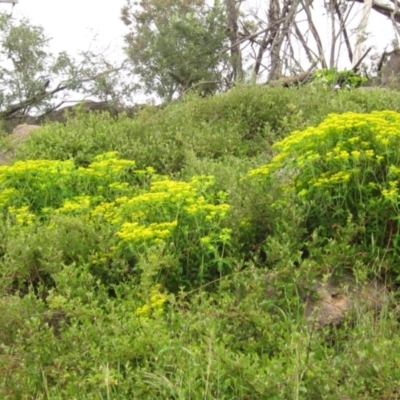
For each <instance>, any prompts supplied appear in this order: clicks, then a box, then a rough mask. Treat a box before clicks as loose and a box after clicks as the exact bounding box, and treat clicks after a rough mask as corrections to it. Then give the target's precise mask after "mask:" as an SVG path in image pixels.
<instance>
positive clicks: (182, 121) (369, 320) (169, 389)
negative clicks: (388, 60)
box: [0, 86, 400, 400]
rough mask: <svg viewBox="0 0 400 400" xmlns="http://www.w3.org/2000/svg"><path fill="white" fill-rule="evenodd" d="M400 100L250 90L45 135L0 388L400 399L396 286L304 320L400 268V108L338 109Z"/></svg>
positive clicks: (21, 214)
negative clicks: (376, 275) (336, 316)
mask: <svg viewBox="0 0 400 400" xmlns="http://www.w3.org/2000/svg"><path fill="white" fill-rule="evenodd" d="M399 100H400V99H399V94H398V93H395V92H390V91H378V90H376V91H372V92H369V93H368V94H365V93H363V92H361V91H357V90H350V91H339V92H332V91H329V90H327V89H326V88H325V89H324V88H318V89H317V86H314V87H305V88H299V89H283V88H277V89H270V88H266V87H249V88H245V87H239V88H236V89H235V90H232V91H231V92H229V93H226V94H223V95H219V96H215V97H212V98H208V99H200V98H198V97H196V96H194V95H193V96H189V97H187V98H185V99H184V101H182V102H180V103H177V104H175V105H173V106H170V107H166V108H159V109H156V108H148V109H147V110H144V111H143V112H142V113H140V114H139V115H138V116H137V117H135V119H133V120H128V119H127V118H126V117H121V118H118V119H116V120H114V119H112V118H111V117H110V116H108V115H107V114H94V115H86V116H83V115H78V116H77V117H74V118H70V119H69V121H68V123H67V124H66V126H62V125H58V124H50V125H46V126H44V127H43V128H42V129H40V130H38V131H35V132H33V133H32V136H31V137H30V138H29V139H28V140H27V142H26V143H25V144H24V145H22V147H20V148H19V149H17V156H18V159H19V161H16V162H13V163H11V164H9V165H6V166H2V167H0V209H1V217H0V218H1V223H0V326H1V329H0V397H1V398H6V399H25V398H26V399H31V398H32V399H49V398H55V399H58V398H60V399H61V398H63V399H64V398H68V399H70V398H71V399H74V398H77V399H80V398H85V399H99V398H107V399H149V398H150V399H172V398H173V399H190V398H192V399H197V398H199V399H203V398H207V399H233V398H237V399H239V398H242V399H243V398H252V397H254V398H260V399H269V398H272V399H286V398H288V399H291V398H296V399H304V400H306V399H310V398H312V399H314V398H315V399H320V398H321V399H332V400H333V399H338V398H343V399H345V398H355V399H359V398H361V399H382V400H384V399H385V400H386V399H389V398H395V397H396V396H397V394H398V393H399V384H398V382H399V379H400V377H399V376H398V375H399V374H398V372H397V371H399V370H400V369H399V365H398V364H399V360H398V356H397V354H398V353H399V351H400V341H399V334H398V333H399V327H398V320H399V315H398V307H397V306H396V302H395V299H394V298H395V296H396V293H393V296H392V295H391V294H390V293H389V294H387V296H386V298H385V299H384V300H383V301H382V302H381V303H380V304H379V307H376V308H374V309H371V308H368V304H367V302H366V301H360V302H359V303H356V304H355V306H354V307H353V308H352V309H351V311H350V312H349V313H348V314H347V315H346V317H345V318H344V320H343V322H342V324H341V325H340V326H324V327H322V326H320V325H319V324H318V323H317V322H313V321H310V320H308V319H307V318H305V316H304V315H305V313H306V312H307V301H308V300H309V299H315V301H317V300H318V299H317V298H316V297H315V296H316V293H315V286H316V285H317V284H318V283H320V282H322V281H324V280H327V279H330V278H334V279H336V280H338V282H339V283H340V282H342V283H343V284H344V283H345V282H343V277H344V274H343V272H344V271H345V270H350V269H351V270H352V271H353V272H354V277H355V280H356V283H357V284H358V285H360V287H364V286H365V289H368V288H369V286H367V285H366V283H367V282H368V280H367V279H368V276H369V275H371V273H372V272H374V271H375V270H376V269H379V268H380V269H381V272H383V270H385V269H390V270H391V271H397V270H396V265H397V260H398V258H397V254H396V253H395V250H396V248H397V247H396V243H395V241H394V240H395V239H397V236H396V235H398V231H397V230H396V227H397V225H396V224H395V223H393V224H392V225H390V224H386V225H385V222H387V221H391V219H395V218H396V215H397V209H396V207H397V206H396V204H397V202H398V198H397V181H398V176H397V168H398V159H399V157H398V155H397V150H396V149H397V148H398V147H399V146H398V145H399V144H398V143H397V141H398V139H397V136H398V135H397V130H398V129H397V126H398V121H399V115H398V114H397V113H395V112H391V111H387V110H386V111H382V112H374V113H371V114H357V113H354V112H353V113H345V114H342V115H340V116H338V115H331V116H329V117H328V118H327V114H328V113H329V111H335V112H343V111H349V110H355V111H357V112H366V111H368V112H370V111H371V110H373V109H377V110H378V109H379V110H385V109H389V108H391V109H394V110H396V111H398V109H397V108H396V107H398V104H400V101H399ZM307 126H308V127H307ZM310 126H311V127H310ZM293 131H295V132H293ZM290 132H293V133H292V134H290ZM356 137H359V139H357V140H356V139H355V138H356ZM282 139H283V140H282ZM385 140H388V142H387V143H386V142H385ZM274 142H278V143H277V144H276V145H275V147H273V146H272V144H273V143H274ZM367 142H368V145H367V144H366V143H367ZM335 149H336V150H335ZM115 151H118V152H119V154H118V155H117V154H116V153H115ZM274 151H277V154H276V155H275V157H272V156H273V152H274ZM371 151H373V153H372V152H371ZM357 152H359V154H358V153H357ZM330 153H331V154H330ZM380 157H382V158H380ZM133 160H135V161H133ZM153 167H154V168H153ZM249 170H252V171H253V172H252V174H253V175H255V176H254V177H251V178H249V176H248V171H249ZM347 174H349V176H347ZM256 176H257V178H259V179H255V177H256ZM371 183H373V184H375V185H376V187H375V188H373V187H372V186H371ZM305 190H306V191H307V192H305ZM349 213H352V218H349V217H348V216H349ZM394 222H395V221H394ZM390 226H392V228H393V230H392V239H391V240H392V242H393V243H392V246H391V247H389V248H387V243H388V239H389V236H390V235H389V233H390ZM372 239H373V241H372ZM346 285H347V284H346ZM346 285H345V286H346ZM357 287H358V286H356V289H357ZM388 288H390V286H388ZM351 289H353V288H351ZM343 290H345V289H343ZM350 292H352V290H351V291H350ZM340 293H342V292H340ZM344 293H346V292H344ZM335 296H337V295H336V293H335ZM392 297H393V298H392Z"/></svg>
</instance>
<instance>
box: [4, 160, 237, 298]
mask: <svg viewBox="0 0 400 400" xmlns="http://www.w3.org/2000/svg"><path fill="white" fill-rule="evenodd" d="M213 185H214V180H213V178H212V177H208V176H195V177H193V178H192V179H190V181H189V182H183V181H173V180H170V179H168V178H166V177H163V176H160V175H157V174H155V173H154V170H153V169H151V168H147V169H146V170H138V169H136V168H135V163H134V162H133V161H130V160H122V159H118V158H117V156H116V153H107V154H103V155H99V156H97V157H95V158H94V161H93V162H92V163H91V164H89V166H88V167H87V168H83V167H79V168H76V167H75V166H74V164H73V163H72V162H71V161H51V160H47V161H46V160H38V161H34V160H32V161H26V162H22V161H19V162H16V163H15V164H13V165H9V166H3V167H0V190H1V197H0V212H1V213H2V216H3V222H4V223H5V224H6V225H7V226H8V227H9V228H8V229H9V234H8V235H9V237H10V240H9V241H8V242H7V243H6V244H5V247H6V249H5V250H4V254H3V259H4V260H6V261H5V264H4V265H7V268H6V267H4V268H5V269H6V270H7V275H8V276H10V275H11V276H12V275H13V268H19V269H20V271H19V272H18V276H20V275H21V273H22V270H25V271H26V272H25V274H23V276H32V275H33V273H34V271H36V273H38V274H39V276H38V277H37V279H36V281H41V282H42V283H43V282H44V279H43V276H44V272H43V269H44V270H46V271H47V273H50V274H51V272H52V269H51V268H48V267H46V266H45V265H47V264H51V259H52V257H53V258H54V262H55V263H56V264H57V265H58V267H57V269H56V270H59V268H60V264H61V263H63V264H67V265H70V264H71V263H74V262H75V263H79V262H89V261H91V263H92V265H93V268H92V272H93V271H94V272H96V273H97V276H99V277H101V278H102V280H103V282H104V283H106V284H108V285H111V284H117V283H118V282H119V281H120V280H124V276H126V275H132V274H133V275H136V276H138V277H139V276H140V275H141V274H142V272H144V275H145V276H147V277H148V279H150V278H151V279H153V278H154V279H155V280H157V281H160V282H162V283H163V285H164V286H167V287H168V288H169V289H171V290H174V291H177V290H178V288H179V287H180V286H187V287H192V286H194V285H198V284H201V283H205V282H208V281H209V280H212V279H215V278H217V277H219V276H220V274H222V273H224V271H226V270H227V269H229V262H228V259H226V258H225V255H226V252H227V250H228V248H229V246H230V229H228V228H226V227H223V226H222V222H223V221H224V220H225V219H226V217H227V214H228V211H229V205H228V204H227V203H226V202H225V199H226V194H225V193H224V192H221V191H219V192H215V191H214V190H212V187H213ZM40 236H43V237H46V238H47V240H48V242H47V243H46V244H44V243H43V244H41V243H40ZM24 237H25V239H23V238H24ZM100 238H101V239H100ZM24 242H25V243H26V246H27V248H26V249H25V251H19V250H17V248H16V246H17V245H18V243H20V244H21V246H23V243H24ZM30 242H32V252H30V251H28V249H29V248H30V247H29V246H28V243H30ZM21 246H20V247H21ZM13 249H14V250H13ZM50 250H51V251H50ZM49 252H50V253H49ZM31 253H32V254H31ZM48 253H49V255H48V256H45V255H44V254H48ZM60 254H61V255H60ZM56 255H57V256H56ZM21 257H25V259H24V262H22V263H21V267H18V260H20V261H22V260H21ZM60 257H61V259H60ZM28 258H29V260H28ZM22 265H23V266H24V267H23V268H22ZM10 268H11V270H10ZM4 273H5V272H4V270H3V274H4ZM15 273H16V271H15ZM3 278H4V275H3ZM22 281H24V279H22ZM31 281H32V280H31ZM18 286H19V288H21V286H22V283H19V284H18Z"/></svg>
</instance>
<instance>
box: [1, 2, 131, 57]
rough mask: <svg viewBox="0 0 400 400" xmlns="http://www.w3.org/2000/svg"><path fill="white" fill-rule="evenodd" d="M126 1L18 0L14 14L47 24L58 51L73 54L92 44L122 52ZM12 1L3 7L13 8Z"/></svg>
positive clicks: (46, 29) (43, 24)
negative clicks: (122, 16) (122, 17)
mask: <svg viewBox="0 0 400 400" xmlns="http://www.w3.org/2000/svg"><path fill="white" fill-rule="evenodd" d="M125 3H126V1H125V0H109V1H106V0H19V1H18V4H16V5H15V7H14V8H13V16H15V17H18V16H19V15H24V16H25V17H27V18H29V19H30V20H31V22H32V23H34V24H38V25H41V26H43V27H44V30H45V33H46V35H47V36H48V37H50V38H52V41H51V48H52V50H53V51H54V52H55V53H57V52H60V51H67V52H69V53H71V54H74V53H75V52H77V51H78V50H83V51H84V50H87V49H89V47H90V46H92V47H93V46H97V47H99V48H106V47H109V51H113V50H115V51H116V52H118V51H120V48H121V47H122V44H123V39H122V37H123V35H124V33H126V27H125V25H124V24H123V22H122V21H121V20H120V19H119V15H120V10H121V8H122V7H123V5H125ZM11 9H12V5H11V4H0V10H5V11H11ZM94 40H95V41H94Z"/></svg>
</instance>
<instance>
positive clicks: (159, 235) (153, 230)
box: [117, 221, 178, 243]
mask: <svg viewBox="0 0 400 400" xmlns="http://www.w3.org/2000/svg"><path fill="white" fill-rule="evenodd" d="M177 225H178V221H173V222H162V223H155V222H153V223H151V224H149V225H147V226H146V225H139V223H137V222H132V223H131V222H124V223H123V224H122V227H121V229H120V230H119V231H118V232H117V236H118V237H120V238H121V239H122V240H124V241H128V242H130V243H143V242H146V241H149V240H151V241H152V242H153V243H158V242H160V241H161V240H162V239H165V238H166V237H168V236H169V235H171V233H172V232H173V230H174V229H175V228H176V227H177Z"/></svg>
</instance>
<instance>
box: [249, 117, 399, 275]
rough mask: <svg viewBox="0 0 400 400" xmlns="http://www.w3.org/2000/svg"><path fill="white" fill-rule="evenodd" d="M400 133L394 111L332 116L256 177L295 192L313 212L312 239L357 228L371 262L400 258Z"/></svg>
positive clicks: (281, 146) (283, 144)
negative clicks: (399, 224)
mask: <svg viewBox="0 0 400 400" xmlns="http://www.w3.org/2000/svg"><path fill="white" fill-rule="evenodd" d="M399 128H400V114H398V113H396V112H392V111H380V112H378V111H376V112H372V113H370V114H356V113H345V114H342V115H336V114H331V115H329V116H328V118H327V119H326V120H325V121H324V122H323V123H321V124H320V125H318V126H317V127H309V128H307V129H305V130H303V131H295V132H293V133H292V134H291V135H290V136H289V137H287V138H286V139H284V140H282V141H280V142H278V143H276V144H275V145H274V148H275V149H276V150H277V152H278V154H277V155H276V156H275V157H274V158H273V159H272V161H271V162H270V163H269V164H266V165H264V166H262V167H260V168H257V169H253V170H252V171H251V172H250V175H251V176H258V177H260V178H261V179H266V180H271V179H272V180H274V182H275V183H276V184H279V185H281V186H283V187H285V189H286V190H289V191H294V193H295V194H296V195H297V196H298V198H299V199H300V201H301V202H303V203H304V204H306V206H307V208H308V211H307V215H306V226H307V230H308V233H309V234H310V233H312V232H313V231H315V230H316V229H318V231H319V234H320V235H322V237H324V238H325V239H329V238H337V237H340V236H341V235H342V233H343V230H344V229H345V227H346V226H350V224H353V225H354V226H355V228H354V229H355V230H354V229H353V231H354V232H356V231H357V236H356V237H354V238H353V240H354V241H353V244H354V245H357V246H359V248H360V251H361V252H362V254H363V255H364V256H366V255H368V257H369V259H370V260H372V259H376V258H380V257H383V256H386V257H390V258H391V259H392V260H393V257H394V258H396V259H397V260H398V256H399V250H400V249H399V245H398V243H399V240H400V227H399V226H398V213H399V209H398V202H399V198H400V197H399V196H400V194H399V190H398V185H399V177H400V134H399ZM277 178H278V179H280V183H279V182H278V180H277ZM396 264H397V263H394V264H393V265H392V269H393V272H396V273H398V272H400V271H399V270H398V269H396Z"/></svg>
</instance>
